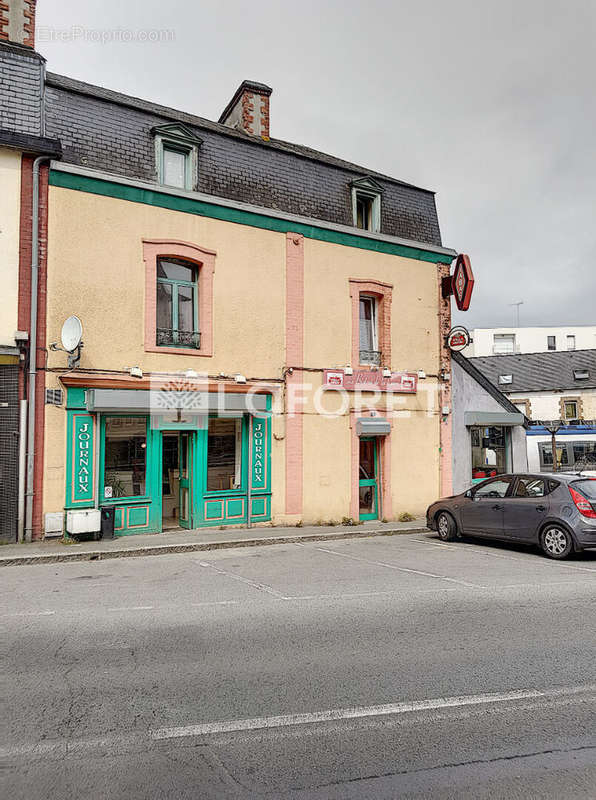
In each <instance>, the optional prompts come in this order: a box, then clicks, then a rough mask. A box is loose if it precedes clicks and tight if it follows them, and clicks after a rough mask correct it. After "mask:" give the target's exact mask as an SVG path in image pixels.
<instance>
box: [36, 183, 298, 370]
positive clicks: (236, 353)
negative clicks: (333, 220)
mask: <svg viewBox="0 0 596 800" xmlns="http://www.w3.org/2000/svg"><path fill="white" fill-rule="evenodd" d="M49 208H50V214H49V223H48V225H49V228H48V239H49V244H48V330H47V335H48V342H52V341H56V340H59V338H60V330H61V327H62V323H63V322H64V320H65V319H66V317H68V316H69V315H70V314H76V315H77V316H78V317H79V318H80V319H81V321H82V323H83V330H84V337H83V338H84V342H85V347H84V349H83V355H82V359H81V367H83V368H84V367H94V368H107V369H118V370H122V369H125V368H126V367H130V366H135V365H138V366H140V367H142V368H143V369H144V370H146V371H162V370H163V371H177V370H186V369H194V370H196V371H198V372H201V371H207V372H208V373H209V374H211V375H216V374H218V373H220V372H225V373H227V374H233V373H235V372H242V371H248V372H250V377H265V378H271V377H280V374H279V366H280V364H281V363H282V361H283V345H284V324H285V323H284V304H285V282H284V275H285V272H284V270H285V237H284V235H282V234H278V233H271V232H269V231H262V230H259V229H257V228H249V227H247V226H244V225H233V224H230V223H227V222H220V221H219V220H212V219H206V218H204V217H198V216H195V215H193V214H183V213H179V212H176V211H169V210H167V209H163V208H155V207H153V206H149V205H142V204H140V203H131V202H126V201H124V200H114V199H112V198H108V197H100V196H98V195H92V194H86V193H85V192H76V191H72V190H69V189H61V188H56V187H51V188H50V199H49ZM144 238H146V239H160V238H165V239H177V240H181V241H185V242H191V243H193V244H197V245H200V246H201V247H205V248H207V249H210V250H215V251H216V252H217V257H216V262H215V275H214V280H213V293H214V304H213V316H214V320H215V324H214V353H215V355H214V356H213V357H212V358H207V357H203V356H197V355H176V354H169V353H145V352H144V303H145V263H144V261H143V249H142V240H143V239H144ZM274 273H277V274H276V275H275V279H272V278H273V275H274ZM64 363H65V356H64V354H62V353H50V356H49V365H50V366H63V365H64Z"/></svg>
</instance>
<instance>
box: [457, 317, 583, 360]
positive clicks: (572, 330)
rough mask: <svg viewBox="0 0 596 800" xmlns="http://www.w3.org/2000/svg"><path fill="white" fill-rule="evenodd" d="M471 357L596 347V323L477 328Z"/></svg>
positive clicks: (467, 350)
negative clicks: (562, 325)
mask: <svg viewBox="0 0 596 800" xmlns="http://www.w3.org/2000/svg"><path fill="white" fill-rule="evenodd" d="M470 334H471V338H472V343H471V344H470V345H468V347H466V349H465V350H464V355H465V356H466V357H468V358H482V357H486V356H493V355H513V354H516V353H552V352H563V351H564V352H568V351H572V350H588V349H593V348H596V325H568V326H564V327H556V326H552V325H551V326H543V327H534V328H532V327H527V328H474V329H473V330H472V331H470Z"/></svg>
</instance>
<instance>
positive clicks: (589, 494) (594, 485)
mask: <svg viewBox="0 0 596 800" xmlns="http://www.w3.org/2000/svg"><path fill="white" fill-rule="evenodd" d="M571 486H573V488H574V489H576V490H578V491H580V492H581V493H582V494H583V496H584V497H585V498H587V499H588V500H590V501H591V502H594V501H596V480H593V481H592V480H587V481H574V482H573V483H572V484H571Z"/></svg>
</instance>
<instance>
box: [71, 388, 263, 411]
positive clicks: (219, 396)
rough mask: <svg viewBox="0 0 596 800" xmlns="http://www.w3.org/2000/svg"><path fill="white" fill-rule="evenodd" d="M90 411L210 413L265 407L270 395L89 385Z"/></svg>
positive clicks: (260, 409)
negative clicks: (105, 387)
mask: <svg viewBox="0 0 596 800" xmlns="http://www.w3.org/2000/svg"><path fill="white" fill-rule="evenodd" d="M85 395H86V406H87V411H90V412H94V411H102V412H104V411H114V412H118V413H126V412H140V413H145V414H165V413H167V412H168V411H176V410H178V409H180V410H183V411H186V412H195V413H203V414H204V413H208V412H209V411H220V412H224V413H225V412H234V411H235V412H238V411H240V412H250V411H257V412H258V411H266V410H267V396H266V395H264V394H251V395H247V394H243V393H240V392H192V391H182V392H176V391H167V392H163V391H159V390H157V391H152V390H146V389H87V391H86V393H85Z"/></svg>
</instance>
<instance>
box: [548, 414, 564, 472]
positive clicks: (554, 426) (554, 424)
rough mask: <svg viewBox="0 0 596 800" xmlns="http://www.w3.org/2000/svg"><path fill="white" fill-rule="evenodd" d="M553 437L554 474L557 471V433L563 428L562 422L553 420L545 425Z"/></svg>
mask: <svg viewBox="0 0 596 800" xmlns="http://www.w3.org/2000/svg"><path fill="white" fill-rule="evenodd" d="M545 427H546V429H547V431H548V432H549V433H550V436H551V447H552V451H553V472H556V471H557V432H558V431H559V429H560V428H561V420H560V419H553V420H551V421H550V422H548V423H547V424H546V425H545Z"/></svg>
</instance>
